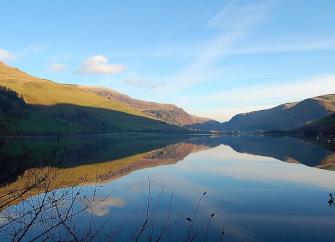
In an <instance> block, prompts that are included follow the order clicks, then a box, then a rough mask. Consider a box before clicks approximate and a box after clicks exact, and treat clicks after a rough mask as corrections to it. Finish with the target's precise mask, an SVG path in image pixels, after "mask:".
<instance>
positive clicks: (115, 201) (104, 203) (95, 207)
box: [89, 197, 125, 216]
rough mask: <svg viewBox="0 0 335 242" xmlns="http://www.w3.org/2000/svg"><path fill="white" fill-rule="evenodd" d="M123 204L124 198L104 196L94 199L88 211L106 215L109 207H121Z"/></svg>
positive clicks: (97, 214)
mask: <svg viewBox="0 0 335 242" xmlns="http://www.w3.org/2000/svg"><path fill="white" fill-rule="evenodd" d="M124 204H125V202H124V200H123V199H121V198H113V197H110V198H106V199H103V200H96V201H94V202H93V203H92V205H91V207H90V209H89V212H91V213H93V214H94V215H96V216H104V215H106V214H107V213H108V212H109V211H110V208H111V207H123V206H124Z"/></svg>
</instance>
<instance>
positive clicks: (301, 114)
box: [222, 94, 335, 131]
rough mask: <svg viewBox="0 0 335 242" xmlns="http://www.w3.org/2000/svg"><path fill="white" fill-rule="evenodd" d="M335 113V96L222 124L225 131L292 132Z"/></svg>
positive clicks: (253, 114) (308, 100)
mask: <svg viewBox="0 0 335 242" xmlns="http://www.w3.org/2000/svg"><path fill="white" fill-rule="evenodd" d="M334 112H335V94H327V95H322V96H316V97H313V98H307V99H304V100H302V101H300V102H293V103H286V104H281V105H278V106H276V107H273V108H270V109H264V110H259V111H253V112H249V113H243V114H238V115H235V116H234V117H233V118H232V119H230V120H229V121H227V122H224V123H222V130H223V131H272V130H291V129H295V128H298V127H301V126H303V125H305V124H308V123H310V122H313V121H316V120H318V119H321V118H323V117H325V116H327V115H329V114H331V113H334Z"/></svg>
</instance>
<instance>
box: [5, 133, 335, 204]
mask: <svg viewBox="0 0 335 242" xmlns="http://www.w3.org/2000/svg"><path fill="white" fill-rule="evenodd" d="M218 145H228V146H230V147H231V148H232V149H234V150H235V151H236V152H239V153H248V154H253V155H258V156H267V157H273V158H276V159H278V160H282V161H285V162H294V163H302V164H305V165H308V166H313V167H318V168H325V169H333V167H334V163H335V154H334V153H333V152H332V151H331V150H327V149H325V148H323V147H322V146H317V145H315V144H312V143H309V142H306V141H303V140H299V139H296V138H292V137H270V136H221V137H207V136H203V137H199V136H197V137H189V136H188V137H185V136H165V137H160V136H149V135H148V136H130V137H127V136H122V137H116V136H115V137H113V136H96V137H79V139H78V137H77V138H74V137H72V138H67V139H63V140H61V141H59V140H58V141H56V140H55V139H51V138H44V139H34V140H31V139H30V138H27V139H21V140H20V141H16V142H15V143H13V144H11V145H9V148H8V149H10V147H11V146H13V147H16V148H17V147H21V148H20V150H25V152H27V150H28V151H29V152H30V154H29V156H24V157H23V158H22V159H23V160H20V158H21V156H17V155H16V156H13V157H15V159H12V160H9V161H8V158H7V160H4V159H3V160H4V161H2V164H1V166H2V167H4V169H1V173H0V175H1V178H2V179H1V180H2V185H1V187H0V194H10V193H13V191H20V190H22V189H23V187H26V186H27V184H29V182H30V180H31V177H32V174H33V175H34V176H35V177H36V176H38V175H36V174H44V173H45V170H46V169H48V170H50V169H53V171H54V172H57V173H58V174H59V175H58V176H57V180H58V182H54V183H53V187H52V189H57V188H61V187H69V186H77V185H85V184H92V183H98V182H107V181H111V180H114V179H117V178H119V177H122V176H125V175H127V174H129V173H131V172H133V171H136V170H140V169H144V168H149V167H155V166H161V165H171V164H175V163H177V162H178V161H180V160H183V159H184V158H185V157H186V156H188V155H189V154H191V153H193V152H197V151H201V150H205V149H210V148H213V147H215V146H218ZM22 147H24V148H22ZM7 153H8V152H7ZM25 159H26V160H25ZM7 164H10V165H7ZM14 171H15V172H14ZM9 174H10V177H9ZM39 192H40V191H39V190H38V188H36V189H32V191H30V193H29V194H24V198H27V197H30V196H32V195H35V194H38V193H39ZM5 197H6V196H2V198H1V199H4V198H5Z"/></svg>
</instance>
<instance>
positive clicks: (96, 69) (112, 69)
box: [79, 55, 124, 74]
mask: <svg viewBox="0 0 335 242" xmlns="http://www.w3.org/2000/svg"><path fill="white" fill-rule="evenodd" d="M108 61H109V60H108V59H107V58H106V57H104V56H102V55H95V56H92V57H89V58H87V59H86V60H85V61H84V63H83V64H82V66H81V68H80V69H79V73H83V74H116V73H119V72H122V71H123V70H124V66H123V65H122V64H110V63H108Z"/></svg>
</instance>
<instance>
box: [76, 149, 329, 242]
mask: <svg viewBox="0 0 335 242" xmlns="http://www.w3.org/2000/svg"><path fill="white" fill-rule="evenodd" d="M148 178H149V179H150V181H151V185H152V197H153V200H154V201H155V199H157V197H158V194H159V192H160V191H161V189H162V187H164V190H163V193H162V197H161V200H160V205H159V206H158V208H157V211H156V212H155V223H156V224H158V225H159V224H161V223H162V222H164V221H165V219H166V216H167V210H168V209H167V208H168V207H169V201H170V194H171V192H173V202H172V216H171V220H172V221H173V222H176V224H175V225H174V230H173V231H174V232H173V235H172V238H169V239H168V240H172V239H178V238H179V239H180V238H183V237H182V236H183V234H185V230H186V229H187V222H186V221H185V218H186V217H190V216H191V215H192V213H193V211H194V208H195V206H196V203H197V201H198V200H199V198H200V197H201V195H202V193H203V192H207V196H206V198H205V199H204V200H203V202H202V204H201V207H200V210H199V215H198V219H197V228H199V229H200V228H203V227H204V225H205V224H206V221H208V217H209V215H210V214H211V213H213V212H214V213H215V214H216V215H215V217H214V219H213V224H212V226H211V228H210V232H209V240H210V241H213V240H216V239H217V235H218V234H219V233H220V231H221V228H222V226H224V228H225V231H226V235H225V236H226V239H227V240H228V241H243V240H246V241H266V242H268V241H292V242H293V241H294V242H296V241H313V242H315V241H325V242H327V241H333V237H334V235H333V231H334V229H335V216H334V215H335V208H330V207H329V206H328V204H327V199H328V194H327V193H328V192H329V191H334V190H335V173H334V172H332V171H327V170H321V169H317V168H312V167H307V166H304V165H301V164H291V163H286V162H282V161H279V160H276V159H274V158H269V157H263V156H255V155H249V154H242V153H237V152H235V151H234V150H233V149H231V148H230V147H229V146H225V145H220V146H217V147H215V148H213V149H209V150H204V151H199V152H196V153H193V154H190V155H188V156H187V157H186V158H185V159H183V160H182V161H179V162H178V163H177V164H174V165H169V166H159V167H154V168H147V169H142V170H138V171H135V172H133V173H131V174H129V175H127V176H124V177H121V178H120V179H118V180H114V181H111V182H109V183H106V184H103V186H102V188H101V190H99V193H98V197H99V198H103V197H105V196H108V195H110V194H111V197H109V198H108V199H106V200H99V199H98V200H97V201H96V202H97V206H95V207H94V208H93V209H91V210H90V211H88V213H87V214H88V215H89V216H91V215H93V216H94V219H95V221H96V223H97V224H98V225H99V224H104V222H105V220H106V219H108V221H109V225H108V226H106V228H108V229H110V228H111V227H112V226H117V225H124V226H125V228H126V232H125V233H122V234H121V235H120V236H121V237H120V239H121V240H126V239H129V238H131V236H132V234H133V233H134V231H136V228H137V226H138V224H139V223H141V222H142V221H143V207H144V205H145V202H146V199H147V194H148ZM82 221H85V219H84V218H83V219H82ZM107 231H108V230H107Z"/></svg>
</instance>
